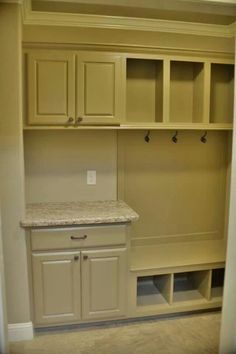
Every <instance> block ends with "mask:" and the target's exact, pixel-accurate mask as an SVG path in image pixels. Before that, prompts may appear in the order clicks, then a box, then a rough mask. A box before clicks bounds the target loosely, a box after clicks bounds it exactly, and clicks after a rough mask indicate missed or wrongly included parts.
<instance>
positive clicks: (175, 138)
mask: <svg viewBox="0 0 236 354" xmlns="http://www.w3.org/2000/svg"><path fill="white" fill-rule="evenodd" d="M177 136H178V130H176V132H175V135H174V136H173V137H172V139H171V140H172V141H173V143H175V144H176V143H177V142H178V138H177Z"/></svg>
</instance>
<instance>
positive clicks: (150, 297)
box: [137, 274, 172, 306]
mask: <svg viewBox="0 0 236 354" xmlns="http://www.w3.org/2000/svg"><path fill="white" fill-rule="evenodd" d="M171 282H172V275H170V274H164V275H154V276H145V277H138V278H137V306H151V305H152V306H155V305H167V304H169V303H170V302H171Z"/></svg>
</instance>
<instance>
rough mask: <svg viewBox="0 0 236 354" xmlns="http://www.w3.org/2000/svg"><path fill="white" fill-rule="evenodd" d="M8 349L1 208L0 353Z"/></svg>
mask: <svg viewBox="0 0 236 354" xmlns="http://www.w3.org/2000/svg"><path fill="white" fill-rule="evenodd" d="M0 207H1V205H0ZM8 349H9V348H8V335H7V313H6V294H5V274H4V259H3V248H2V223H1V209H0V354H7V353H8V352H9V351H8Z"/></svg>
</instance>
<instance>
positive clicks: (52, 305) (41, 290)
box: [32, 252, 81, 324]
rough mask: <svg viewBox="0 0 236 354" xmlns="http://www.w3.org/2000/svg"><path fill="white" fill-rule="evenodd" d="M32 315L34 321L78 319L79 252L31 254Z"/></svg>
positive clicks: (79, 310)
mask: <svg viewBox="0 0 236 354" xmlns="http://www.w3.org/2000/svg"><path fill="white" fill-rule="evenodd" d="M32 267H33V272H32V274H33V294H34V317H35V323H37V324H51V323H66V322H74V321H77V320H79V319H80V317H81V316H80V313H81V308H80V307H81V306H80V253H79V252H60V253H56V252H55V253H38V254H37V253H33V255H32Z"/></svg>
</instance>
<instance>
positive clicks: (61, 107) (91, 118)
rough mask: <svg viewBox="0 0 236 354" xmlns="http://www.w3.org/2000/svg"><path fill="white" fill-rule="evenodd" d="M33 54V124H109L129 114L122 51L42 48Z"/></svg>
mask: <svg viewBox="0 0 236 354" xmlns="http://www.w3.org/2000/svg"><path fill="white" fill-rule="evenodd" d="M27 56H28V58H27V78H28V80H27V100H26V105H27V107H28V112H27V115H28V118H27V123H28V124H30V125H64V126H77V125H81V124H94V125H96V124H108V125H109V124H119V122H120V121H121V119H122V118H123V119H124V105H125V104H124V87H123V86H124V81H125V78H124V74H123V67H124V58H122V57H121V55H118V54H117V55H116V54H110V53H102V54H101V53H95V52H88V53H86V52H76V53H75V52H70V51H68V52H67V51H57V50H54V51H53V50H50V51H47V50H41V51H31V52H29V53H28V54H27ZM75 73H77V74H75ZM75 94H76V95H75Z"/></svg>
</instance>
